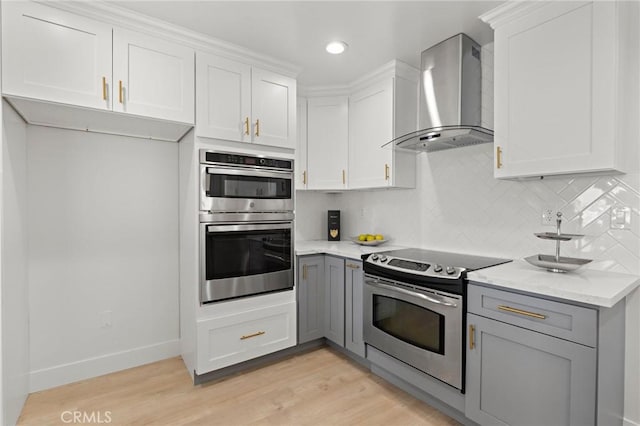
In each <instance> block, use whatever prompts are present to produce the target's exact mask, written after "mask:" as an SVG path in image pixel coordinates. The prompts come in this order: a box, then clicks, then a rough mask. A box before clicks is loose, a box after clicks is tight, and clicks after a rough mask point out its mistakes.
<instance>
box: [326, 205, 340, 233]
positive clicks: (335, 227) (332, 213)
mask: <svg viewBox="0 0 640 426" xmlns="http://www.w3.org/2000/svg"><path fill="white" fill-rule="evenodd" d="M327 241H340V210H329V211H327Z"/></svg>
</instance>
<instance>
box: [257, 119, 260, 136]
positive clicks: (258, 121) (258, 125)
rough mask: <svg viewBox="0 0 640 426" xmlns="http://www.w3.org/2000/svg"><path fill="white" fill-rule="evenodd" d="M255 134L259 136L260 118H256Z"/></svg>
mask: <svg viewBox="0 0 640 426" xmlns="http://www.w3.org/2000/svg"><path fill="white" fill-rule="evenodd" d="M256 136H260V120H258V119H256Z"/></svg>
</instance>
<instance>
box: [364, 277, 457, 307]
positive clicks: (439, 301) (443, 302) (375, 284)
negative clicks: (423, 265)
mask: <svg viewBox="0 0 640 426" xmlns="http://www.w3.org/2000/svg"><path fill="white" fill-rule="evenodd" d="M364 282H365V283H366V284H369V285H370V286H373V287H378V288H382V289H384V290H389V291H397V292H398V293H402V294H406V295H407V296H412V297H418V298H420V299H423V300H426V301H427V302H431V303H435V304H436V305H442V306H450V307H452V308H456V307H458V304H457V303H452V302H447V301H446V300H444V299H441V298H439V297H437V296H427V295H426V294H423V293H416V292H414V291H411V290H406V289H404V288H402V287H395V286H391V285H387V284H380V283H379V282H378V281H374V280H365V281H364Z"/></svg>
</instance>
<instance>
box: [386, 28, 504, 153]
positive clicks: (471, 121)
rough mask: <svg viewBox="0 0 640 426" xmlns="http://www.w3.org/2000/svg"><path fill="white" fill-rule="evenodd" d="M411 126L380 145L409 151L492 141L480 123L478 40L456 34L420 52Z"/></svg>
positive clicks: (456, 146)
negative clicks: (415, 126)
mask: <svg viewBox="0 0 640 426" xmlns="http://www.w3.org/2000/svg"><path fill="white" fill-rule="evenodd" d="M420 70H421V72H420V106H419V116H418V117H419V119H418V128H419V129H421V130H418V131H417V132H411V133H408V134H406V135H404V136H401V137H399V138H396V139H394V140H392V141H391V142H389V143H387V144H386V145H385V147H386V146H388V145H392V147H393V148H394V149H395V148H400V149H405V150H412V151H418V152H422V151H426V152H432V151H440V150H443V149H450V148H458V147H462V146H468V145H476V144H480V143H487V142H493V130H490V129H486V128H484V127H482V126H481V121H480V119H481V111H482V105H481V104H482V93H481V84H482V69H481V66H480V45H479V44H478V43H476V42H475V41H473V40H472V39H471V38H470V37H469V36H467V35H465V34H458V35H456V36H453V37H451V38H449V39H447V40H445V41H442V42H440V43H438V44H436V45H435V46H433V47H431V48H429V49H427V50H425V51H423V52H422V61H421V66H420Z"/></svg>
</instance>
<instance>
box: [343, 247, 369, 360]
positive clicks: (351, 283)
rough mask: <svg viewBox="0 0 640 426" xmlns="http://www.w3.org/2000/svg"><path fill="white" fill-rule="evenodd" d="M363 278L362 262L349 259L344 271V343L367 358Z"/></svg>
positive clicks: (357, 353) (349, 348) (350, 349)
mask: <svg viewBox="0 0 640 426" xmlns="http://www.w3.org/2000/svg"><path fill="white" fill-rule="evenodd" d="M363 278H364V276H363V272H362V262H360V261H355V260H350V259H347V260H346V263H345V270H344V279H345V281H344V293H345V300H344V308H345V309H344V310H345V323H344V334H345V336H344V340H345V342H344V343H345V347H346V348H347V349H348V350H349V351H351V352H353V353H355V354H356V355H359V356H361V357H362V358H364V357H365V346H364V338H363V335H362V306H363V300H362V292H363V288H362V285H363Z"/></svg>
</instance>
